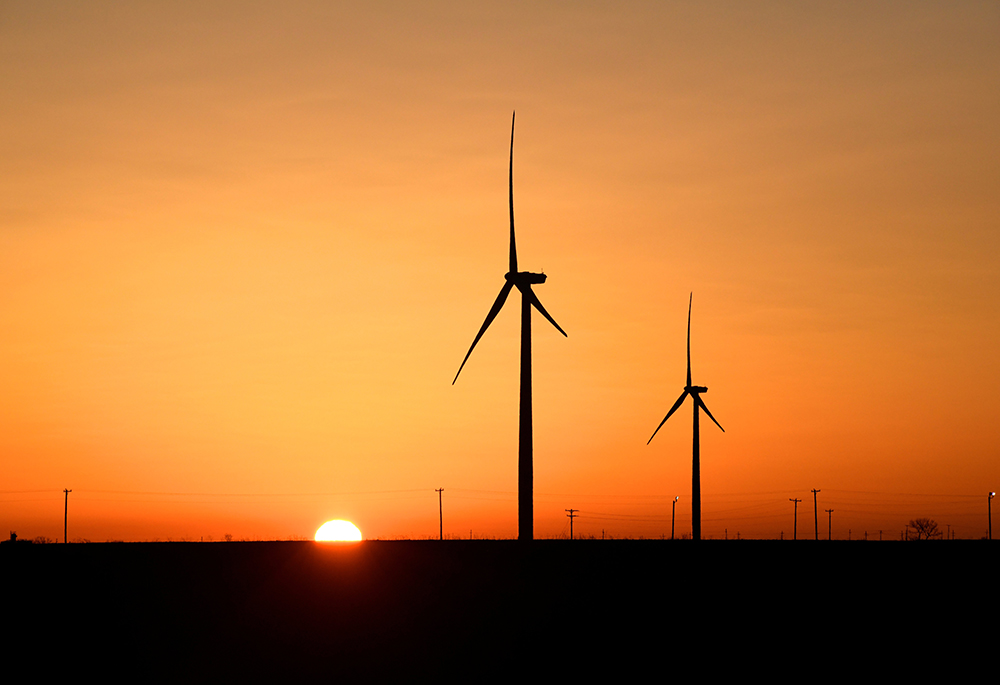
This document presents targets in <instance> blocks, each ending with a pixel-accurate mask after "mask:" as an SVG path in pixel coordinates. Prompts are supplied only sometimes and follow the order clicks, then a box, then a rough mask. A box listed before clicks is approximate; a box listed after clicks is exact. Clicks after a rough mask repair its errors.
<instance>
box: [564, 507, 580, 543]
mask: <svg viewBox="0 0 1000 685" xmlns="http://www.w3.org/2000/svg"><path fill="white" fill-rule="evenodd" d="M566 511H567V512H569V513H568V514H566V516H568V517H569V539H570V540H572V539H573V519H574V518H576V517H577V516H579V514H578V513H576V512H578V511H580V510H579V509H566Z"/></svg>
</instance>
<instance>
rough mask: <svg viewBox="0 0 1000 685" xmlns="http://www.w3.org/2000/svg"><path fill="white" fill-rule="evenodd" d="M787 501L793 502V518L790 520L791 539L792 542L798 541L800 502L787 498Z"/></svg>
mask: <svg viewBox="0 0 1000 685" xmlns="http://www.w3.org/2000/svg"><path fill="white" fill-rule="evenodd" d="M788 501H789V502H795V518H794V519H792V539H793V540H798V539H799V502H801V501H802V500H800V499H797V498H792V497H789V498H788Z"/></svg>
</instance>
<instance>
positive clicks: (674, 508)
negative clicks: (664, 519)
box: [670, 495, 681, 540]
mask: <svg viewBox="0 0 1000 685" xmlns="http://www.w3.org/2000/svg"><path fill="white" fill-rule="evenodd" d="M680 498H681V496H680V495H677V497H674V503H673V504H672V505H671V506H670V539H671V540H673V539H674V521H675V520H676V519H677V500H679V499H680Z"/></svg>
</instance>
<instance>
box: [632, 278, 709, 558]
mask: <svg viewBox="0 0 1000 685" xmlns="http://www.w3.org/2000/svg"><path fill="white" fill-rule="evenodd" d="M693 299H694V293H691V295H690V297H689V298H688V335H687V362H688V364H687V385H685V386H684V392H682V393H681V396H680V397H678V398H677V401H676V402H674V406H672V407H671V408H670V411H668V412H667V415H666V416H664V417H663V420H662V421H660V425H659V426H657V427H656V430H655V431H653V434H652V435H651V436H650V437H649V440H648V441H647V442H646V444H647V445H648V444H649V443H651V442H653V438H655V437H656V434H657V433H658V432H659V430H660V428H662V427H663V424H665V423H666V422H667V419H669V418H670V417H671V416H673V413H674V412H675V411H677V410H678V409H679V408H680V406H681V405H682V404H683V403H684V399H685V398H686V397H687V396H688V395H690V396H691V397H692V399H693V401H694V446H693V448H692V452H693V465H692V467H691V537H692V538H693V539H695V540H701V443H700V440H699V433H698V409H699V408H700V409H701V410H702V411H704V412H705V413H706V414H708V418H710V419H712V421H713V422H714V423H715V425H716V426H718V427H719V430H721V431H722V432H723V433H725V432H726V429H725V428H723V427H722V425H721V424H720V423H719V422H718V421H716V420H715V417H714V416H712V412H710V411H709V410H708V407H707V406H705V401H704V400H703V399H701V395H702V393H706V392H708V388H706V387H705V386H703V385H691V302H692V300H693Z"/></svg>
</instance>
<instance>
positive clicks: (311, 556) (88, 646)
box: [0, 540, 1000, 680]
mask: <svg viewBox="0 0 1000 685" xmlns="http://www.w3.org/2000/svg"><path fill="white" fill-rule="evenodd" d="M998 560H1000V545H997V544H993V543H986V542H978V541H948V542H945V541H933V542H918V543H900V542H882V543H877V542H837V541H834V542H822V541H821V542H813V541H799V542H789V541H785V542H778V541H738V542H735V541H730V542H723V541H703V542H701V543H692V542H690V541H677V542H670V541H652V540H648V541H639V540H615V541H599V540H595V541H589V540H583V541H574V542H570V541H537V542H535V543H533V544H531V545H528V546H527V547H525V546H523V545H520V544H518V543H517V542H516V541H445V542H438V541H366V542H363V543H358V544H353V545H330V544H317V543H314V542H246V543H241V542H232V543H99V544H94V543H91V544H75V545H72V544H71V545H6V544H5V545H2V546H0V564H2V578H3V582H4V589H5V593H4V594H5V605H6V607H5V610H4V612H3V615H4V621H5V624H6V626H7V627H8V630H7V634H8V635H9V636H13V639H11V638H10V637H9V638H8V641H7V643H6V652H7V655H8V657H10V658H13V659H14V660H19V659H24V660H26V662H27V663H34V664H35V666H36V667H43V666H45V665H56V664H66V665H69V666H71V667H72V669H73V670H72V671H67V673H69V672H77V671H79V672H82V671H85V670H89V671H97V672H105V673H115V672H118V671H122V670H126V669H128V671H127V672H128V673H131V674H134V675H135V676H136V677H137V678H138V679H140V680H149V679H156V678H158V677H161V676H162V677H166V676H180V677H184V678H185V679H187V680H203V679H204V680H229V679H233V678H236V677H240V678H243V677H247V676H249V678H250V679H251V680H264V679H269V678H271V677H275V676H277V677H287V678H293V679H299V680H301V679H305V678H310V677H313V676H317V677H322V678H323V679H341V678H342V677H348V678H352V679H357V678H365V677H371V678H381V677H407V678H419V679H425V678H426V679H433V678H435V677H438V676H441V675H449V676H451V677H455V676H458V677H463V674H465V675H467V676H468V679H470V680H480V679H488V680H492V679H493V678H494V677H495V676H499V675H502V674H504V673H507V674H510V673H512V672H513V669H515V668H517V667H519V666H523V665H529V666H532V667H533V668H536V669H542V670H543V671H547V672H549V673H553V674H554V673H565V672H573V673H581V672H582V673H585V674H586V673H591V674H594V673H599V672H605V673H616V672H619V671H620V670H621V669H626V670H628V669H634V668H637V667H638V665H644V664H652V663H657V664H666V663H675V664H679V663H681V662H684V661H689V660H690V659H691V658H695V659H707V660H710V661H711V660H712V659H716V658H718V659H722V661H720V662H718V663H717V664H714V665H713V664H711V663H710V664H708V665H709V666H711V668H713V669H718V668H733V667H734V664H733V662H727V659H732V658H734V657H737V658H738V661H737V662H735V663H741V664H744V666H747V665H748V664H752V663H756V662H754V661H753V660H754V659H774V658H780V657H782V656H785V657H790V656H792V655H797V656H802V654H803V652H804V651H805V652H806V653H814V652H815V653H816V654H817V656H818V657H819V656H822V654H823V653H826V656H827V657H829V656H830V654H829V650H831V649H833V650H835V651H836V652H837V654H839V655H840V658H843V656H844V654H845V653H848V651H847V650H850V652H849V653H856V654H857V655H858V656H859V657H860V656H861V655H869V656H873V655H874V656H883V657H888V656H890V655H892V654H895V653H897V652H896V650H904V651H905V650H910V649H912V647H910V646H908V644H909V641H910V640H911V639H912V638H913V637H914V636H915V635H918V634H920V633H921V632H929V633H931V634H940V633H941V630H942V628H943V627H944V626H947V629H948V631H949V632H948V637H949V640H950V644H951V645H953V646H954V645H955V644H956V641H959V642H960V644H961V649H963V650H973V653H974V650H976V649H986V648H987V646H988V650H987V651H988V652H992V651H993V649H994V648H995V643H996V639H995V637H992V636H990V637H988V638H987V635H989V633H987V634H984V635H980V633H979V628H978V627H976V624H977V619H975V618H974V617H977V616H980V617H981V616H982V615H983V614H984V613H989V612H991V611H992V609H988V608H987V607H988V606H989V605H990V604H991V603H992V601H993V598H994V597H995V596H996V584H995V581H994V579H995V578H996V576H997V570H998V568H997V561H998ZM993 622H995V619H994V620H993ZM993 635H995V631H994V633H993ZM986 640H988V643H989V644H988V645H987V643H986ZM981 653H982V652H981ZM834 656H836V654H835V655H834ZM824 658H825V657H824ZM748 659H749V660H751V661H749V662H748V661H747V660H748Z"/></svg>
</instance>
